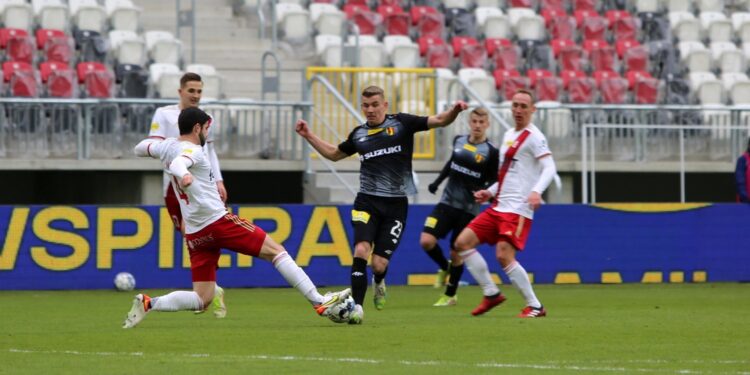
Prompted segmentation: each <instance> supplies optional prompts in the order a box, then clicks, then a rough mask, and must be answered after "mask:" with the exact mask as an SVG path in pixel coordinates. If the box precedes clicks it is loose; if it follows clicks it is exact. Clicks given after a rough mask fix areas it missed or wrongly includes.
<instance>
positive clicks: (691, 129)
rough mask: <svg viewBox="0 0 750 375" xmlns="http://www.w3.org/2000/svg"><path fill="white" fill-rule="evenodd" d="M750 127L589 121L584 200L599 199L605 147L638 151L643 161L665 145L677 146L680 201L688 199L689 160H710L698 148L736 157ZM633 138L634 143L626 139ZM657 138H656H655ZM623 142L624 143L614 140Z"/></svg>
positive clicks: (583, 169)
mask: <svg viewBox="0 0 750 375" xmlns="http://www.w3.org/2000/svg"><path fill="white" fill-rule="evenodd" d="M748 136H750V127H748V126H732V125H726V124H720V125H714V126H706V125H641V124H627V125H603V124H585V125H583V129H582V131H581V140H580V144H581V150H582V152H581V197H582V201H583V203H585V204H587V203H597V201H596V165H597V164H596V163H597V155H600V153H601V151H602V150H610V149H611V148H613V147H615V148H616V147H621V148H623V151H625V152H626V153H627V154H629V155H634V156H635V157H636V158H637V159H638V161H637V163H639V164H640V165H644V164H646V163H648V162H649V161H654V160H652V159H653V158H651V157H650V155H651V154H652V153H653V152H655V153H656V154H657V155H659V156H662V155H663V154H664V152H663V149H665V148H672V149H674V150H676V153H677V158H678V167H677V170H676V171H675V172H679V174H680V202H681V203H685V199H686V198H685V171H686V162H687V160H688V159H692V160H706V159H705V157H703V156H698V155H703V154H700V153H698V152H697V151H700V150H704V151H706V152H707V153H708V154H709V155H716V156H717V157H718V158H724V157H725V156H726V155H727V154H730V155H732V158H734V157H736V156H737V155H739V154H741V153H742V150H744V148H745V145H746V142H747V139H748ZM626 137H629V138H630V143H625V142H626V139H627V138H626ZM654 140H656V141H655V142H654ZM616 142H619V143H620V144H619V145H617V144H613V143H616Z"/></svg>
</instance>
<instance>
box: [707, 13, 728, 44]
mask: <svg viewBox="0 0 750 375" xmlns="http://www.w3.org/2000/svg"><path fill="white" fill-rule="evenodd" d="M698 17H699V19H700V22H701V26H702V27H703V30H705V33H706V36H707V37H708V40H709V41H711V42H729V41H732V40H733V39H734V30H732V22H731V21H730V20H729V19H728V18H727V16H725V15H724V13H719V12H701V14H700V15H699V16H698Z"/></svg>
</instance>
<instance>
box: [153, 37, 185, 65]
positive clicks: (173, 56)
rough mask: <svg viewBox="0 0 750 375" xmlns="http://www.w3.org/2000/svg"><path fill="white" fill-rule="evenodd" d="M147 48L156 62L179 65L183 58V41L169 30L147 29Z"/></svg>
mask: <svg viewBox="0 0 750 375" xmlns="http://www.w3.org/2000/svg"><path fill="white" fill-rule="evenodd" d="M144 35H145V38H146V49H147V50H148V54H149V56H150V57H151V60H153V61H154V62H156V63H167V64H174V65H179V64H180V60H181V59H182V42H180V41H179V40H177V39H175V37H174V36H173V35H172V33H170V32H168V31H156V30H154V31H147V32H146V33H145V34H144Z"/></svg>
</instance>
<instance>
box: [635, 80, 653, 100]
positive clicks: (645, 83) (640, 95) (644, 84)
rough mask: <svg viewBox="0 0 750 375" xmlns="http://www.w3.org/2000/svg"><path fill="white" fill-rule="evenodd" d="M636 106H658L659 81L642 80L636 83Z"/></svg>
mask: <svg viewBox="0 0 750 375" xmlns="http://www.w3.org/2000/svg"><path fill="white" fill-rule="evenodd" d="M633 96H634V102H635V104H656V103H658V102H659V80H658V79H656V78H642V79H639V80H638V81H636V82H635V86H634V88H633Z"/></svg>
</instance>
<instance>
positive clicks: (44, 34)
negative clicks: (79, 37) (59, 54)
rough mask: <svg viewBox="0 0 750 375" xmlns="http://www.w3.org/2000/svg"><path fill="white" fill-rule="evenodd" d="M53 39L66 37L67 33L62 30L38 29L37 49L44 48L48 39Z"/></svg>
mask: <svg viewBox="0 0 750 375" xmlns="http://www.w3.org/2000/svg"><path fill="white" fill-rule="evenodd" d="M52 37H65V32H64V31H62V30H50V29H37V30H36V48H37V49H42V48H44V44H45V43H47V39H49V38H52Z"/></svg>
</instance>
